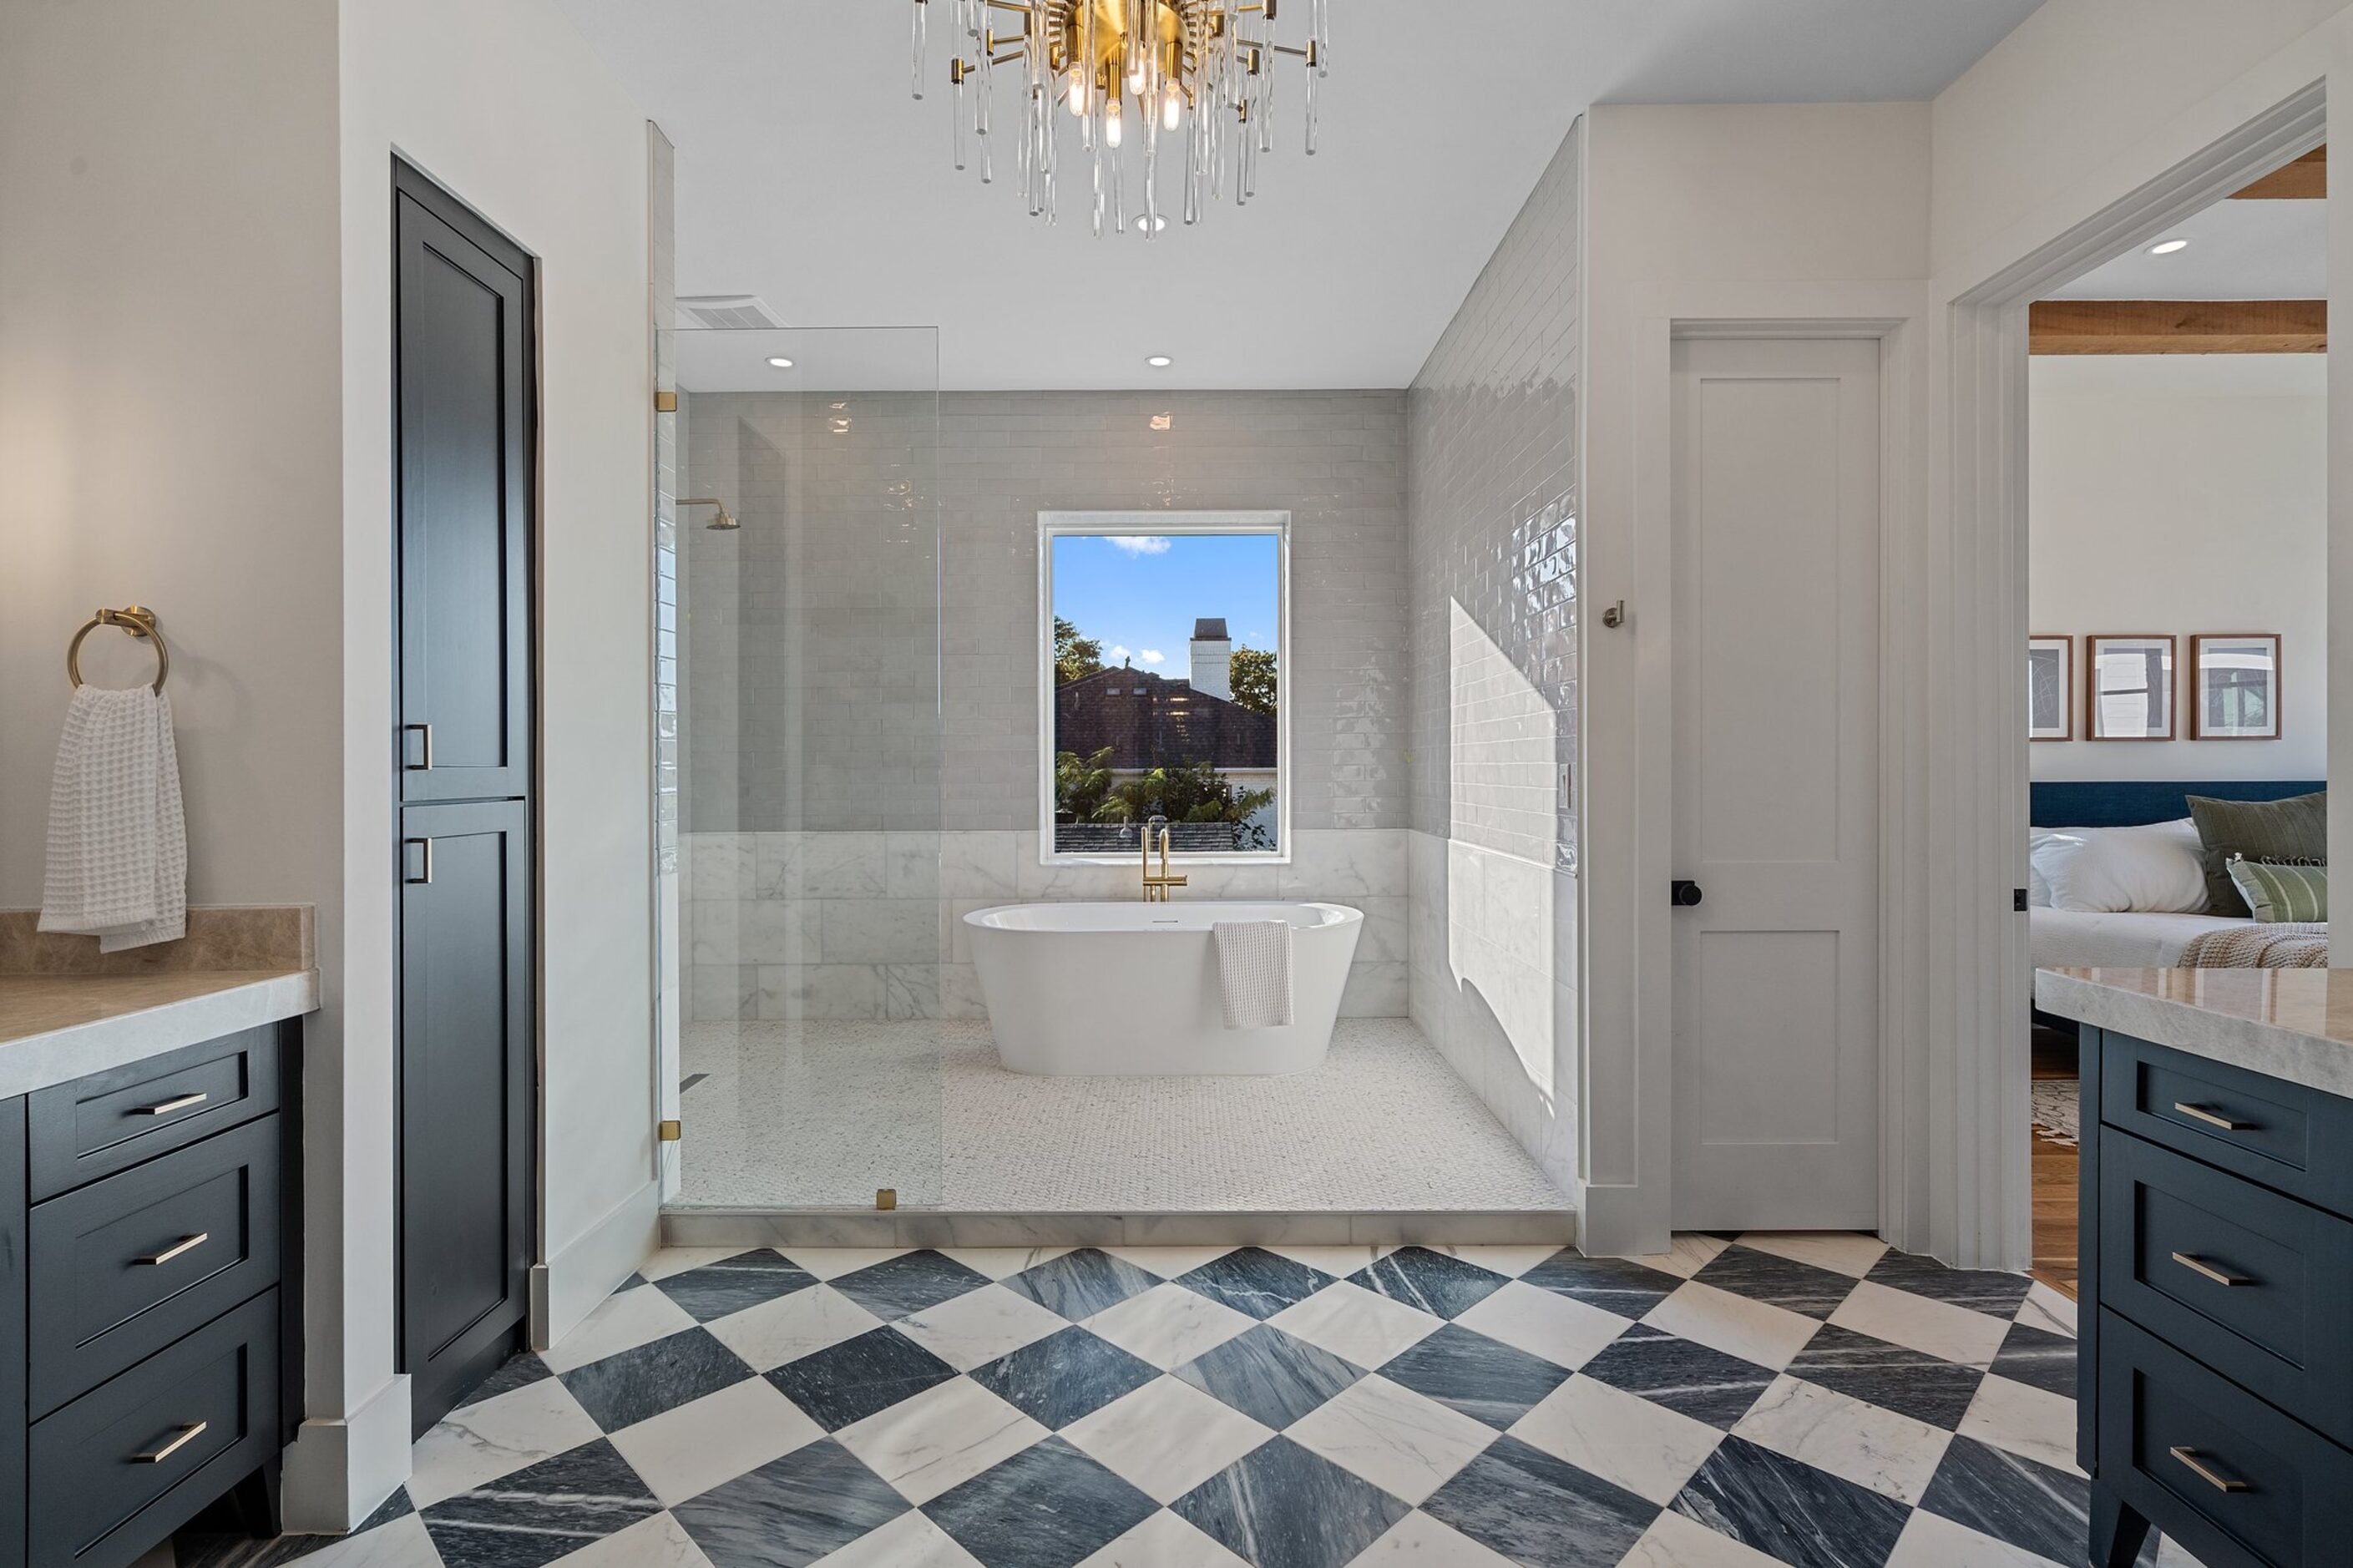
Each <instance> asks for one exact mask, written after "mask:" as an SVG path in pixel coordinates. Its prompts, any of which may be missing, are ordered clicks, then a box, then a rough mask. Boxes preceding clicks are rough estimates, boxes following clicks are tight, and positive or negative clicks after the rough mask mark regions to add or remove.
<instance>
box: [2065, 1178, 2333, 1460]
mask: <svg viewBox="0 0 2353 1568" xmlns="http://www.w3.org/2000/svg"><path fill="white" fill-rule="evenodd" d="M2099 1201H2100V1216H2099V1218H2100V1301H2101V1304H2102V1305H2104V1306H2108V1307H2113V1308H2115V1309H2116V1310H2117V1311H2119V1312H2121V1313H2123V1314H2124V1315H2125V1316H2126V1317H2127V1318H2130V1319H2131V1320H2132V1321H2135V1322H2136V1323H2138V1324H2139V1325H2140V1326H2141V1327H2142V1328H2145V1329H2147V1330H2148V1331H2151V1332H2153V1333H2155V1334H2156V1335H2158V1337H2159V1338H2160V1339H2162V1340H2164V1341H2165V1342H2167V1343H2168V1344H2170V1345H2172V1346H2174V1347H2175V1348H2176V1349H2178V1350H2181V1351H2185V1352H2188V1353H2189V1354H2190V1355H2192V1356H2195V1357H2196V1358H2197V1359H2198V1360H2200V1361H2202V1362H2204V1363H2206V1364H2207V1365H2209V1366H2211V1367H2212V1368H2214V1369H2215V1370H2216V1371H2217V1372H2220V1373H2223V1374H2225V1375H2226V1376H2228V1377H2229V1378H2231V1379H2232V1381H2233V1382H2235V1383H2238V1384H2242V1385H2243V1386H2244V1387H2246V1388H2247V1389H2249V1390H2250V1391H2252V1392H2253V1393H2255V1394H2260V1395H2262V1396H2263V1398H2265V1399H2267V1400H2269V1401H2271V1403H2273V1404H2274V1405H2278V1406H2279V1407H2280V1408H2281V1409H2282V1410H2284V1411H2286V1412H2287V1413H2288V1414H2289V1415H2293V1416H2295V1417H2296V1418H2297V1419H2298V1420H2300V1421H2303V1422H2304V1423H2306V1425H2308V1426H2314V1427H2316V1428H2318V1429H2319V1430H2320V1431H2321V1432H2322V1433H2323V1434H2325V1435H2326V1436H2330V1437H2333V1438H2335V1439H2336V1440H2337V1441H2338V1442H2340V1443H2345V1444H2348V1445H2353V1221H2347V1220H2342V1219H2339V1218H2337V1216H2336V1215H2331V1214H2326V1213H2323V1212H2322V1211H2321V1210H2319V1209H2316V1208H2314V1207H2312V1206H2311V1205H2308V1204H2300V1203H2298V1202H2296V1201H2295V1199H2294V1198H2288V1197H2283V1196H2281V1195H2280V1194H2277V1193H2275V1192H2273V1191H2271V1190H2270V1189H2269V1188H2267V1187H2261V1186H2257V1185H2256V1184H2254V1183H2253V1182H2248V1181H2243V1180H2242V1179H2241V1178H2239V1177H2237V1176H2233V1175H2230V1174H2227V1173H2223V1172H2221V1171H2217V1170H2215V1169H2213V1168H2212V1167H2211V1166H2208V1165H2201V1164H2200V1163H2198V1162H2197V1161H2195V1160H2189V1159H2184V1158H2183V1157H2182V1156H2181V1155H2179V1154H2176V1153H2173V1152H2170V1151H2168V1150H2165V1149H2160V1148H2158V1146H2157V1145H2156V1144H2154V1143H2144V1142H2141V1141H2140V1140H2139V1139H2137V1138H2127V1137H2124V1136H2122V1135H2121V1134H2116V1133H2110V1134H2109V1135H2108V1136H2107V1137H2106V1138H2105V1139H2103V1140H2102V1142H2101V1144H2100V1200H2099Z"/></svg>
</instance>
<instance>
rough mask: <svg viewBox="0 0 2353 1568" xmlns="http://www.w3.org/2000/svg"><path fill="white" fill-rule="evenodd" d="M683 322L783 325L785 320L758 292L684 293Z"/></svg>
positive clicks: (739, 326)
mask: <svg viewBox="0 0 2353 1568" xmlns="http://www.w3.org/2000/svg"><path fill="white" fill-rule="evenodd" d="M678 316H679V324H680V325H681V326H685V327H723V328H731V329H734V330H738V331H741V330H743V329H744V328H758V327H781V326H783V325H784V324H785V323H784V321H783V319H782V318H781V317H779V316H778V315H777V314H776V311H774V310H770V309H769V308H768V305H767V302H766V301H765V300H762V299H761V298H760V297H759V296H758V295H756V294H681V295H680V296H679V297H678Z"/></svg>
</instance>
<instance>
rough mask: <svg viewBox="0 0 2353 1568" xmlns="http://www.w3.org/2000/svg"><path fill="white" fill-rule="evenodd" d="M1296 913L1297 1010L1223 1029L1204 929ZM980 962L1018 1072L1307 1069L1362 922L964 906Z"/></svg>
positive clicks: (1344, 916) (1324, 1039)
mask: <svg viewBox="0 0 2353 1568" xmlns="http://www.w3.org/2000/svg"><path fill="white" fill-rule="evenodd" d="M1271 920H1280V921H1290V922H1291V924H1292V925H1293V926H1294V927H1296V928H1297V929H1296V930H1295V931H1293V935H1292V939H1291V941H1292V950H1291V984H1292V988H1293V989H1292V1006H1291V1017H1292V1022H1291V1023H1290V1024H1289V1025H1288V1026H1284V1027H1282V1028H1273V1029H1229V1028H1227V1027H1226V1022H1225V1011H1224V1007H1223V1005H1222V1003H1221V1001H1220V999H1219V994H1218V960H1217V954H1216V952H1215V951H1214V950H1213V948H1212V945H1211V942H1210V937H1209V927H1210V926H1211V925H1212V924H1214V923H1215V922H1217V921H1271ZM964 923H965V925H966V926H968V927H970V928H971V936H972V962H973V965H974V967H975V968H976V969H977V970H978V971H979V973H980V990H981V995H982V996H983V998H984V999H985V1000H986V1001H987V1004H988V1023H989V1027H990V1029H991V1030H992V1031H993V1032H994V1033H995V1034H996V1036H997V1056H998V1057H999V1058H1001V1059H1002V1060H1003V1061H1004V1063H1005V1065H1006V1066H1007V1067H1008V1068H1010V1069H1012V1070H1013V1071H1015V1072H1025V1073H1039V1074H1043V1075H1046V1076H1049V1077H1070V1076H1076V1075H1104V1076H1119V1077H1128V1076H1140V1075H1145V1074H1206V1073H1291V1072H1305V1071H1306V1070H1307V1069H1308V1068H1313V1067H1314V1066H1315V1065H1316V1064H1317V1063H1319V1062H1321V1061H1322V1060H1323V1059H1324V1050H1325V1048H1326V1047H1329V1046H1330V1045H1331V1043H1332V1026H1333V1023H1334V1022H1335V1020H1336V1019H1337V1018H1338V1017H1339V1016H1340V988H1341V987H1342V986H1343V985H1345V984H1347V979H1348V963H1349V960H1351V959H1352V958H1354V957H1355V956H1356V937H1357V934H1358V933H1359V932H1360V931H1362V930H1363V929H1364V924H1365V916H1364V911H1363V910H1352V909H1349V908H1347V907H1346V906H1345V905H1343V904H1276V903H1265V904H1260V903H1213V902H1201V903H1189V904H1179V903H1167V904H1147V903H1145V902H1143V901H1142V900H1138V901H1136V902H1134V903H1119V904H1110V903H1098V904H1082V903H1070V904H1001V905H999V906H997V908H995V909H989V910H973V911H972V913H970V914H968V915H966V916H965V917H964Z"/></svg>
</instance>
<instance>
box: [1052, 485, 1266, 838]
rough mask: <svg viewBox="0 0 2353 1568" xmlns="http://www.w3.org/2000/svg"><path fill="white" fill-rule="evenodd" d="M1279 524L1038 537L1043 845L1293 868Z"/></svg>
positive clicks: (1241, 521)
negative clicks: (1163, 847)
mask: <svg viewBox="0 0 2353 1568" xmlns="http://www.w3.org/2000/svg"><path fill="white" fill-rule="evenodd" d="M1290 531H1291V514H1290V513H1288V512H1281V511H1251V512H1046V513H1042V514H1040V516H1039V521H1038V561H1039V595H1038V602H1039V629H1038V645H1039V676H1040V679H1039V689H1040V691H1041V693H1042V701H1041V704H1040V709H1039V735H1040V737H1041V739H1040V742H1039V803H1040V814H1041V822H1040V824H1039V850H1040V856H1041V858H1044V859H1047V860H1090V859H1112V858H1132V857H1134V855H1135V854H1136V853H1137V852H1138V850H1139V849H1140V848H1141V847H1142V831H1143V828H1144V826H1145V824H1146V823H1147V822H1148V821H1149V820H1150V819H1151V818H1152V817H1155V816H1164V817H1166V818H1167V819H1168V823H1169V852H1170V854H1171V855H1172V857H1190V858H1194V859H1197V860H1198V859H1211V858H1215V859H1282V858H1288V845H1289V837H1290V822H1291V779H1290V769H1291V756H1290V746H1289V744H1288V737H1289V726H1288V724H1287V722H1286V719H1285V713H1284V709H1283V704H1282V700H1281V694H1280V685H1281V675H1282V671H1283V670H1284V669H1286V668H1289V661H1290V655H1289V647H1288V643H1287V641H1286V638H1287V637H1288V636H1289V632H1290V627H1289V622H1290V594H1291V584H1290Z"/></svg>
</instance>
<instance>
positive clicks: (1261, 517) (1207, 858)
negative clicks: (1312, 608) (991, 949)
mask: <svg viewBox="0 0 2353 1568" xmlns="http://www.w3.org/2000/svg"><path fill="white" fill-rule="evenodd" d="M1122 533H1127V534H1157V535H1161V536H1163V537H1167V538H1178V537H1182V536H1185V535H1187V534H1219V533H1225V534H1231V533H1256V534H1269V535H1271V536H1272V537H1273V539H1274V541H1275V574H1276V582H1275V601H1274V603H1275V633H1274V668H1275V671H1276V681H1277V686H1276V700H1275V705H1274V726H1275V728H1274V813H1275V827H1274V847H1273V848H1272V849H1236V850H1229V851H1227V852H1225V853H1223V854H1204V853H1200V852H1198V851H1196V852H1192V853H1187V852H1186V851H1184V850H1177V849H1172V850H1171V851H1170V852H1169V857H1168V858H1169V859H1171V860H1172V861H1175V860H1182V861H1187V862H1189V863H1190V864H1192V865H1196V866H1221V865H1232V866H1287V865H1289V864H1290V863H1291V784H1292V772H1291V710H1292V705H1293V704H1292V700H1291V694H1290V692H1289V691H1288V690H1287V689H1285V688H1286V687H1287V685H1288V683H1289V681H1290V679H1291V677H1292V668H1293V667H1292V663H1291V513H1290V512H1288V511H1041V512H1039V514H1038V863H1039V865H1041V866H1128V865H1132V864H1134V857H1133V856H1130V855H1065V854H1061V853H1060V852H1058V851H1057V850H1056V849H1055V847H1054V541H1055V540H1057V539H1059V538H1062V537H1064V536H1066V535H1071V534H1089V535H1102V534H1122Z"/></svg>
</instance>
